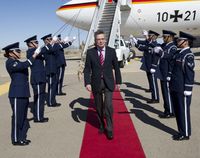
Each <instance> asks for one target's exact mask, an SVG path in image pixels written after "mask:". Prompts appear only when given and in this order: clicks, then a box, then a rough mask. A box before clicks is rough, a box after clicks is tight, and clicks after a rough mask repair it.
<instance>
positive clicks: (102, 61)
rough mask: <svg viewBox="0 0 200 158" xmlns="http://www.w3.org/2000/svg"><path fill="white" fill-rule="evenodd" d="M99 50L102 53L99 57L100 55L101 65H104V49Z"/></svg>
mask: <svg viewBox="0 0 200 158" xmlns="http://www.w3.org/2000/svg"><path fill="white" fill-rule="evenodd" d="M99 52H100V55H99V57H100V64H101V66H103V64H104V58H103V50H99Z"/></svg>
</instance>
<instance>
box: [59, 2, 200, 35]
mask: <svg viewBox="0 0 200 158" xmlns="http://www.w3.org/2000/svg"><path fill="white" fill-rule="evenodd" d="M108 1H109V2H111V1H112V0H108ZM131 4H132V6H131V10H130V11H121V35H125V36H129V35H130V34H133V35H134V36H136V37H140V36H141V31H142V30H143V29H145V30H154V31H157V32H159V33H161V32H162V30H163V29H166V30H172V31H175V32H178V31H185V32H188V33H190V34H192V35H194V36H199V35H200V0H132V3H131ZM96 7H98V0H70V1H68V2H67V3H65V4H64V5H63V6H61V7H60V8H59V9H58V10H57V11H56V14H57V15H58V16H59V17H60V18H61V19H62V20H63V21H65V22H68V23H69V24H73V23H74V21H73V20H71V19H73V17H76V15H78V17H77V18H76V23H75V24H74V26H75V27H78V28H81V29H83V30H87V31H88V30H89V29H90V25H91V22H92V18H93V14H94V11H95V8H96ZM78 13H79V14H78ZM70 20H71V21H70Z"/></svg>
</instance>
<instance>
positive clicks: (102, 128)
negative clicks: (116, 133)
mask: <svg viewBox="0 0 200 158" xmlns="http://www.w3.org/2000/svg"><path fill="white" fill-rule="evenodd" d="M104 130H105V128H104V126H103V125H100V127H99V134H103V133H104Z"/></svg>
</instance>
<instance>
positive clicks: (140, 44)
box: [130, 30, 159, 103]
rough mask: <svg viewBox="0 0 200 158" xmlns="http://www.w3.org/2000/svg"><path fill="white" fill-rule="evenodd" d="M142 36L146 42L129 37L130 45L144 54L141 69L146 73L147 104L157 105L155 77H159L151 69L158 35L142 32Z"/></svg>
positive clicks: (152, 32)
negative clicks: (149, 94) (148, 93)
mask: <svg viewBox="0 0 200 158" xmlns="http://www.w3.org/2000/svg"><path fill="white" fill-rule="evenodd" d="M143 35H144V36H145V38H146V40H138V39H136V38H135V37H133V36H132V35H131V36H130V41H131V43H132V44H133V43H134V44H135V47H136V48H138V49H139V50H140V51H143V52H144V54H143V57H142V66H141V69H142V70H144V71H146V75H147V79H148V83H149V90H146V92H151V99H150V100H148V101H147V103H158V102H159V91H158V83H157V77H158V76H159V75H158V72H157V71H156V70H155V71H153V69H151V68H152V60H153V48H154V47H156V46H158V45H159V44H158V43H157V41H156V39H157V37H158V36H159V34H158V33H157V32H154V31H152V30H149V31H148V32H147V31H145V30H144V31H143Z"/></svg>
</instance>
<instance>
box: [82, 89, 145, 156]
mask: <svg viewBox="0 0 200 158" xmlns="http://www.w3.org/2000/svg"><path fill="white" fill-rule="evenodd" d="M113 107H114V116H113V119H114V121H113V122H114V139H113V140H111V141H110V140H107V138H106V135H105V134H102V135H100V134H99V133H98V120H97V116H96V112H95V110H94V102H93V98H91V100H90V106H89V109H88V114H87V123H86V126H85V132H84V137H83V142H82V147H81V151H80V158H145V154H144V151H143V149H142V146H141V144H140V141H139V138H138V136H137V133H136V131H135V128H134V125H133V123H132V120H131V118H130V116H129V114H128V113H127V109H126V106H125V104H124V101H123V98H122V97H121V95H120V92H114V93H113Z"/></svg>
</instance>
